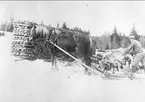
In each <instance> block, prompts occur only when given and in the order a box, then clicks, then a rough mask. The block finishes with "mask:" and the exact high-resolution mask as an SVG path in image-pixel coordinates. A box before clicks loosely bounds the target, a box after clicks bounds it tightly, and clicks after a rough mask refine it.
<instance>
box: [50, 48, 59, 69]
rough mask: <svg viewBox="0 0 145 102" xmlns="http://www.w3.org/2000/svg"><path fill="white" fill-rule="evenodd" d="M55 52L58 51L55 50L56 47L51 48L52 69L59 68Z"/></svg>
mask: <svg viewBox="0 0 145 102" xmlns="http://www.w3.org/2000/svg"><path fill="white" fill-rule="evenodd" d="M55 54H56V52H55V51H54V49H51V63H52V66H51V69H52V70H58V68H57V61H56V57H55Z"/></svg>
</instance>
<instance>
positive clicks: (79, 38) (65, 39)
mask: <svg viewBox="0 0 145 102" xmlns="http://www.w3.org/2000/svg"><path fill="white" fill-rule="evenodd" d="M39 37H42V38H45V41H46V42H47V45H48V47H49V52H50V55H51V62H52V68H53V69H54V68H55V69H57V66H56V58H55V57H56V54H57V52H60V50H58V49H57V48H56V47H55V46H54V45H52V44H51V43H50V42H49V41H52V42H54V43H55V44H57V45H58V46H59V47H61V48H62V49H64V50H65V51H67V52H69V53H73V52H76V51H77V52H79V54H80V55H81V57H82V58H83V61H84V63H85V64H86V65H88V66H91V58H90V57H91V56H92V51H91V47H90V44H91V43H90V39H89V36H88V35H85V34H82V33H74V32H69V31H64V30H62V29H54V28H50V27H46V26H39V25H34V26H33V27H32V28H31V31H30V38H31V39H33V40H35V39H38V38H39ZM85 72H86V73H87V74H90V73H89V71H88V69H87V68H85Z"/></svg>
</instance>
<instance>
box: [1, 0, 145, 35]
mask: <svg viewBox="0 0 145 102" xmlns="http://www.w3.org/2000/svg"><path fill="white" fill-rule="evenodd" d="M12 16H13V17H14V19H15V20H30V21H35V22H37V23H40V22H41V21H42V20H43V23H44V24H46V25H49V24H51V25H52V26H54V27H56V25H57V23H59V24H60V26H61V25H62V23H63V22H66V24H67V26H68V27H71V28H73V27H76V26H77V27H80V28H82V29H84V30H90V32H91V35H92V36H96V35H97V36H99V35H101V34H104V33H105V32H109V33H112V31H113V29H114V27H116V28H117V30H118V32H121V33H125V34H126V35H129V34H130V32H131V29H132V28H133V25H135V28H136V31H137V32H138V34H140V35H145V1H0V22H2V21H5V20H8V19H9V18H10V17H12Z"/></svg>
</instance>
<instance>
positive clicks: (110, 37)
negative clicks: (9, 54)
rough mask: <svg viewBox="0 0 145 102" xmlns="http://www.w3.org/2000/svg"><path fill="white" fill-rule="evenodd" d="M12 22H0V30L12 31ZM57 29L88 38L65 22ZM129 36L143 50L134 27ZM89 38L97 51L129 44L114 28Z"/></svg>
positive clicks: (81, 31)
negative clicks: (136, 41)
mask: <svg viewBox="0 0 145 102" xmlns="http://www.w3.org/2000/svg"><path fill="white" fill-rule="evenodd" d="M13 21H14V18H13V17H11V18H10V19H9V22H7V21H6V22H2V23H1V24H0V30H2V31H9V32H12V31H13ZM42 23H43V22H41V24H42ZM49 26H51V25H50V24H49ZM57 28H62V29H66V30H71V31H76V32H80V33H83V34H86V35H88V36H90V31H89V30H83V29H81V28H80V27H73V28H70V27H68V26H67V24H66V23H65V22H64V23H63V24H62V26H61V27H60V25H59V23H58V24H57ZM130 35H134V36H135V39H137V40H138V41H140V42H141V44H142V46H143V48H145V36H144V35H139V34H138V33H137V31H136V29H135V27H134V26H133V28H132V29H131V32H130ZM90 37H91V38H92V39H93V46H94V48H95V49H99V50H107V49H117V48H120V47H123V48H125V47H127V46H128V45H129V44H130V41H129V39H128V36H126V35H125V34H124V33H120V32H118V31H117V28H116V27H114V29H113V32H112V33H109V32H105V33H103V34H101V36H97V34H96V36H90Z"/></svg>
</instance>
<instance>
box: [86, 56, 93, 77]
mask: <svg viewBox="0 0 145 102" xmlns="http://www.w3.org/2000/svg"><path fill="white" fill-rule="evenodd" d="M84 62H85V64H86V65H87V66H89V67H91V59H90V57H88V56H84ZM85 74H87V75H91V72H89V69H88V68H85Z"/></svg>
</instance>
